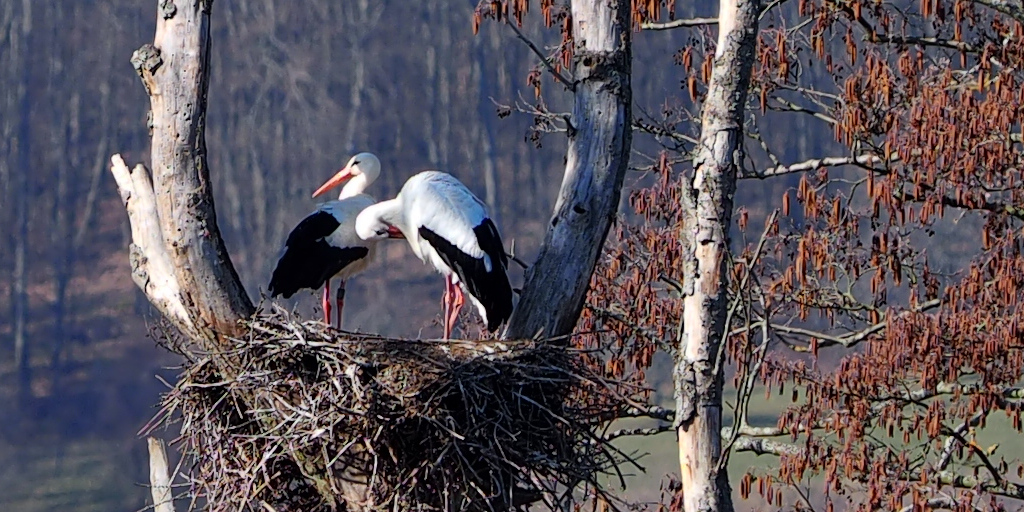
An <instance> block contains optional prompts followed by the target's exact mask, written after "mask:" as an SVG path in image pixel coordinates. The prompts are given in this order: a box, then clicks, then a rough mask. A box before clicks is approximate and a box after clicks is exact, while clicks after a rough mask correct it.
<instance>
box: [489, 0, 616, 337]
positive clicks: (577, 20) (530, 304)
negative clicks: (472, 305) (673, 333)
mask: <svg viewBox="0 0 1024 512" xmlns="http://www.w3.org/2000/svg"><path fill="white" fill-rule="evenodd" d="M571 9H572V34H573V41H574V43H573V44H574V48H573V75H574V76H575V90H574V93H575V102H574V105H573V111H572V120H571V123H572V127H571V129H570V130H569V150H568V158H567V160H566V165H565V174H564V176H563V178H562V187H561V189H560V190H559V192H558V200H557V202H556V203H555V212H554V215H553V216H552V217H551V221H550V223H549V227H548V231H547V234H546V235H545V238H544V244H543V246H542V247H541V249H540V254H539V255H538V257H537V261H536V262H535V263H534V264H533V266H532V267H530V270H529V272H528V274H527V276H526V283H525V285H524V286H523V295H522V296H521V298H520V300H519V305H518V306H517V307H516V310H515V312H514V313H513V314H512V319H511V320H510V321H509V328H508V331H507V332H506V337H507V338H529V337H533V336H536V335H538V334H542V335H544V336H550V337H555V336H562V335H565V334H569V333H570V332H572V329H573V327H575V325H576V321H577V320H578V319H579V316H580V311H581V310H582V309H583V302H584V300H585V299H586V295H587V288H588V286H589V285H590V277H591V274H592V273H593V271H594V266H595V264H596V263H597V258H598V256H599V255H600V254H601V247H602V246H603V245H604V241H605V238H606V237H607V235H608V228H609V227H611V223H612V220H613V219H614V218H615V214H616V212H617V211H618V206H619V196H620V192H621V190H622V180H623V178H624V177H625V174H626V169H627V164H628V162H629V147H630V143H631V140H632V135H631V132H630V120H631V119H632V84H631V83H630V66H631V59H632V51H631V48H630V37H631V27H630V23H629V13H630V2H628V1H626V0H613V1H605V2H593V1H587V0H573V2H572V6H571Z"/></svg>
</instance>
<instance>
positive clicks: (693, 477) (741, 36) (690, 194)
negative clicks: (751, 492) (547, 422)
mask: <svg viewBox="0 0 1024 512" xmlns="http://www.w3.org/2000/svg"><path fill="white" fill-rule="evenodd" d="M759 3H760V2H759V1H758V0H722V1H721V4H720V6H719V22H718V27H719V34H718V47H717V50H716V53H715V61H714V67H713V70H712V73H711V80H710V82H709V84H708V95H707V98H706V99H705V103H704V106H703V113H702V119H701V136H700V145H699V148H698V155H697V157H696V158H695V159H694V162H693V165H694V172H693V176H692V180H693V181H692V182H691V185H690V187H689V190H685V191H684V194H683V201H684V203H686V204H684V206H685V208H686V210H687V211H688V212H691V213H690V214H689V215H687V220H686V221H685V222H684V225H683V230H684V232H683V233H682V239H683V240H684V241H685V243H686V246H687V247H686V254H687V256H686V260H685V262H684V264H685V265H686V271H687V274H688V279H687V288H688V289H687V294H686V296H685V298H684V301H683V308H684V309H683V324H684V325H683V329H682V332H681V338H680V340H679V352H678V355H677V360H676V366H675V372H674V378H675V387H676V410H677V414H676V433H677V437H678V441H679V466H680V467H679V469H680V476H681V481H682V493H683V510H685V511H686V512H698V511H699V512H712V511H716V512H717V511H731V510H733V505H732V498H731V489H730V487H729V480H728V473H727V471H726V468H725V467H724V464H720V463H719V461H720V459H721V456H722V453H721V452H722V440H721V434H720V432H721V429H722V372H721V351H722V346H723V344H724V341H725V340H724V337H725V331H726V325H725V322H726V311H727V308H728V294H727V288H726V285H727V282H726V279H727V278H728V267H727V258H728V254H729V226H730V223H731V218H732V209H733V196H734V194H735V191H736V174H737V170H738V169H739V166H740V165H741V163H742V149H743V148H742V142H743V113H744V105H745V104H746V99H747V88H748V86H749V84H750V74H751V69H752V66H753V61H754V48H755V43H756V37H757V21H758V20H757V16H758V11H759ZM691 287H692V288H691Z"/></svg>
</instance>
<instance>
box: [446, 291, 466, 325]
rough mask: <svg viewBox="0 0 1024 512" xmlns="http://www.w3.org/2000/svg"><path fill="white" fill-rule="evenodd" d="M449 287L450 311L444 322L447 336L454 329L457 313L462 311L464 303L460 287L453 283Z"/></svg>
mask: <svg viewBox="0 0 1024 512" xmlns="http://www.w3.org/2000/svg"><path fill="white" fill-rule="evenodd" d="M449 283H451V281H449ZM450 286H451V291H452V298H451V300H450V301H451V307H450V309H451V311H450V312H449V313H448V319H447V320H446V324H447V325H448V333H449V334H451V332H452V329H454V327H455V322H457V321H458V320H459V312H460V311H462V305H463V304H465V302H466V299H465V297H464V296H463V295H462V287H461V286H459V285H457V284H455V283H451V284H450Z"/></svg>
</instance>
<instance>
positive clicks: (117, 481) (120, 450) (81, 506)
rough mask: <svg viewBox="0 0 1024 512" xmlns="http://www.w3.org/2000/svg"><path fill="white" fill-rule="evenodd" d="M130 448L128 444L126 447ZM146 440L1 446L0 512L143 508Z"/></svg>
mask: <svg viewBox="0 0 1024 512" xmlns="http://www.w3.org/2000/svg"><path fill="white" fill-rule="evenodd" d="M129 444H131V446H129ZM144 457H145V441H144V440H143V439H138V440H137V441H135V442H133V443H121V442H111V441H107V440H96V439H83V440H76V441H72V442H70V443H67V444H65V445H63V446H57V445H56V444H46V443H40V444H23V445H17V446H16V445H11V444H7V443H4V444H0V468H2V469H0V488H2V489H4V492H2V493H0V510H5V511H18V512H36V511H39V512H43V511H54V510H69V511H71V510H73V511H77V512H93V511H95V512H116V511H125V512H129V511H137V510H140V509H142V508H144V507H145V506H146V503H147V500H146V498H147V496H148V490H147V489H146V488H145V487H143V486H142V485H140V484H142V483H143V482H145V481H146V479H147V478H148V470H147V469H146V467H145V459H144Z"/></svg>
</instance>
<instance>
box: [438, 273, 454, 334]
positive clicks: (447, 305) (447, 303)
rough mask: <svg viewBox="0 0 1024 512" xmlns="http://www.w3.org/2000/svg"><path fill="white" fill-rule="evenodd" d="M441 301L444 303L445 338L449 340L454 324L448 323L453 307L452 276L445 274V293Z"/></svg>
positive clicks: (442, 321) (443, 322) (442, 318)
mask: <svg viewBox="0 0 1024 512" xmlns="http://www.w3.org/2000/svg"><path fill="white" fill-rule="evenodd" d="M441 303H442V304H444V316H442V317H441V323H442V324H443V325H444V339H446V340H447V339H450V338H451V336H452V326H451V324H449V323H448V317H449V316H451V309H452V278H451V276H445V278H444V295H443V296H442V297H441Z"/></svg>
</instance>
